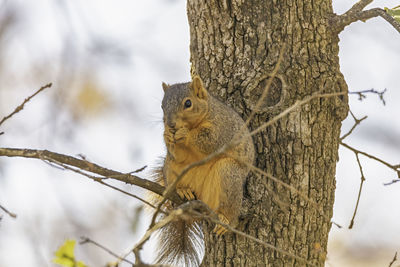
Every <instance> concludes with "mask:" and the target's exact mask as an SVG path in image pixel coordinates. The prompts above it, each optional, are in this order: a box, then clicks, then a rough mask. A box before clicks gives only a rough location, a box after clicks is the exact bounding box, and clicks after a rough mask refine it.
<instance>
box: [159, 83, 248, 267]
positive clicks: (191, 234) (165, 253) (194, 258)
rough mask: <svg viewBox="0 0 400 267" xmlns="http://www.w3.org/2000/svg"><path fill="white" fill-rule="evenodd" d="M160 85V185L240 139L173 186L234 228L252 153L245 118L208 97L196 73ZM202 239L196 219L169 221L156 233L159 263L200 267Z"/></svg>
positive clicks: (217, 228)
mask: <svg viewBox="0 0 400 267" xmlns="http://www.w3.org/2000/svg"><path fill="white" fill-rule="evenodd" d="M162 87H163V90H164V98H163V100H162V106H161V107H162V110H163V122H164V141H165V145H166V148H167V155H166V157H165V159H164V163H163V166H162V167H160V169H159V170H157V171H156V172H155V175H156V181H157V182H159V183H160V184H162V185H164V186H167V185H169V184H171V183H173V182H174V181H175V179H176V178H177V176H178V175H179V174H180V173H181V172H182V170H183V169H184V168H185V167H186V166H188V165H190V164H192V163H194V162H197V161H199V160H202V159H203V158H205V157H206V156H208V155H210V154H212V153H214V152H216V151H218V150H219V149H221V148H222V147H223V146H224V145H228V144H230V142H231V141H232V140H233V139H234V138H238V139H235V140H239V141H238V142H237V143H236V144H234V145H233V146H230V147H229V148H228V149H226V151H223V153H222V154H220V155H218V156H216V157H214V158H212V159H211V160H209V161H208V162H206V163H205V164H203V165H200V166H196V167H194V168H192V169H190V170H189V171H188V172H187V173H186V174H185V175H184V176H183V177H182V179H181V180H180V181H179V182H178V183H177V185H176V191H177V193H178V195H179V196H180V197H181V198H182V199H184V200H193V199H198V200H201V201H203V202H204V203H205V204H207V205H208V206H209V208H210V209H211V210H213V211H214V212H215V213H216V214H217V215H218V218H219V220H220V221H221V222H224V223H226V224H229V225H230V226H235V225H236V224H237V222H238V217H239V211H240V208H241V205H242V196H243V184H244V181H245V179H246V177H247V175H248V173H249V170H250V168H249V164H253V161H254V154H255V152H254V144H253V140H252V138H251V136H250V134H249V131H248V129H247V127H246V124H245V122H244V121H243V119H242V118H241V117H240V116H239V114H237V113H236V112H235V111H234V110H233V109H232V108H230V107H229V106H227V105H225V104H223V103H222V102H220V101H219V100H217V99H216V98H214V97H213V96H211V95H210V94H209V92H208V91H207V90H206V89H205V88H204V85H203V82H202V80H201V78H200V77H199V76H194V77H193V79H192V82H188V83H178V84H173V85H167V84H165V83H162ZM235 135H236V136H235ZM169 208H171V206H170V207H169ZM213 232H215V233H216V234H217V235H218V236H220V235H223V234H224V233H225V232H226V229H225V228H224V227H222V226H221V225H217V226H215V228H214V230H213ZM201 238H202V230H201V226H200V225H199V223H198V222H196V221H195V220H184V219H178V220H174V221H172V222H171V223H169V224H168V225H166V226H165V227H163V228H162V229H161V230H160V232H159V249H158V250H159V252H158V258H157V262H159V263H169V264H173V263H175V264H177V263H182V262H183V263H185V265H186V266H189V265H199V264H200V260H201V259H200V255H199V254H200V253H199V251H198V250H199V247H200V244H201V241H199V239H200V240H201Z"/></svg>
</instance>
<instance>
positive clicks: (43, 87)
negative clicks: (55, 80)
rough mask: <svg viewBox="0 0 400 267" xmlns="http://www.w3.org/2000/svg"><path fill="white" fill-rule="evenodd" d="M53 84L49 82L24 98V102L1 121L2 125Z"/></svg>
mask: <svg viewBox="0 0 400 267" xmlns="http://www.w3.org/2000/svg"><path fill="white" fill-rule="evenodd" d="M51 85H52V84H51V83H49V84H46V85H44V86H42V87H40V88H39V90H37V91H36V92H35V93H34V94H33V95H31V96H29V97H28V98H26V99H25V100H24V102H22V104H21V105H19V106H18V107H16V108H15V109H14V111H13V112H11V113H10V114H9V115H7V116H5V117H4V118H3V119H2V120H1V121H0V125H2V124H3V122H5V121H6V120H8V119H9V118H11V117H12V116H14V115H15V114H17V113H18V112H20V111H21V110H22V109H23V108H24V106H25V104H26V103H28V102H29V101H30V100H31V99H32V98H33V97H35V96H36V95H37V94H39V93H40V92H41V91H43V90H44V89H46V88H50V87H51Z"/></svg>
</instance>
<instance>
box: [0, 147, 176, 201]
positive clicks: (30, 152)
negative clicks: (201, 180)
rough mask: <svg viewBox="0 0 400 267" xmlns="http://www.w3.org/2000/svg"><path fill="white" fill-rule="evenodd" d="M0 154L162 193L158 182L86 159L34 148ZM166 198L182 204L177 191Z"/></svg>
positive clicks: (6, 150)
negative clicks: (93, 174) (53, 165)
mask: <svg viewBox="0 0 400 267" xmlns="http://www.w3.org/2000/svg"><path fill="white" fill-rule="evenodd" d="M0 156H6V157H23V158H35V159H41V160H49V161H51V162H54V163H56V164H57V163H62V164H65V165H68V166H73V167H77V168H79V169H81V170H84V171H87V172H90V173H95V174H98V175H101V176H103V177H104V178H112V179H115V180H118V181H121V182H124V183H127V184H132V185H136V186H139V187H142V188H144V189H147V190H150V191H152V192H154V193H156V194H158V195H163V192H164V189H165V188H164V187H163V186H161V185H159V184H158V183H155V182H152V181H149V180H146V179H142V178H140V177H138V176H135V175H132V174H130V173H121V172H118V171H114V170H111V169H107V168H104V167H101V166H99V165H97V164H95V163H92V162H89V161H87V160H81V159H78V158H75V157H72V156H67V155H63V154H59V153H55V152H51V151H48V150H35V149H18V148H0ZM168 199H169V200H171V201H173V202H174V203H177V204H182V203H183V201H182V200H181V198H180V197H179V195H178V194H177V193H171V194H170V195H169V196H168Z"/></svg>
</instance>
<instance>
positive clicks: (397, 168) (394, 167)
mask: <svg viewBox="0 0 400 267" xmlns="http://www.w3.org/2000/svg"><path fill="white" fill-rule="evenodd" d="M340 144H341V145H342V146H344V147H345V148H347V149H349V150H351V151H353V152H356V153H358V154H361V155H364V156H366V157H368V158H370V159H373V160H376V161H378V162H380V163H382V164H383V165H385V166H387V167H389V168H390V169H392V170H394V171H395V172H396V173H397V176H398V178H399V179H400V164H398V165H392V164H390V163H388V162H386V161H384V160H382V159H380V158H378V157H375V156H373V155H370V154H368V153H366V152H363V151H361V150H358V149H356V148H354V147H352V146H349V145H348V144H346V143H343V142H342V141H340Z"/></svg>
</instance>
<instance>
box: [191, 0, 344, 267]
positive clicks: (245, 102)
mask: <svg viewBox="0 0 400 267" xmlns="http://www.w3.org/2000/svg"><path fill="white" fill-rule="evenodd" d="M187 11H188V18H189V25H190V34H191V44H190V50H191V63H192V71H193V72H194V73H196V74H199V75H200V76H201V78H202V79H203V80H204V81H205V84H206V86H207V88H208V89H209V91H211V93H212V94H213V95H215V96H217V97H218V98H219V99H221V100H222V101H225V102H226V103H228V104H229V105H231V106H232V107H233V108H234V109H235V110H237V111H238V112H239V114H241V115H242V116H243V117H247V116H248V115H249V114H250V112H251V110H252V109H253V108H254V106H255V104H256V101H257V99H258V97H259V96H260V95H261V93H262V90H263V88H264V85H265V83H266V80H267V79H268V74H269V73H271V71H272V70H273V68H274V66H275V64H276V63H277V59H278V56H279V52H280V49H281V47H282V44H283V43H286V44H287V46H286V51H285V55H284V60H283V62H282V65H281V68H280V71H279V72H278V78H275V80H274V83H273V86H272V88H271V90H270V92H269V95H268V98H267V100H265V102H264V103H263V106H262V108H261V110H260V111H259V112H258V113H257V115H256V117H255V118H254V119H253V121H252V122H251V125H250V128H252V129H255V128H257V127H258V126H259V125H261V124H262V123H263V122H265V121H268V120H269V119H271V118H272V117H273V116H274V115H276V114H278V113H279V112H281V111H283V110H284V109H285V108H287V107H289V106H290V105H291V104H293V103H294V102H295V101H296V100H299V99H303V98H304V97H305V96H307V95H310V94H312V93H313V92H316V91H319V90H321V89H325V92H341V91H346V90H347V86H346V83H345V82H344V78H343V75H342V74H341V73H340V70H339V59H338V49H339V48H338V41H339V39H338V37H337V34H335V33H332V32H330V27H329V19H330V18H331V16H333V11H332V3H331V1H330V0H320V1H315V0H310V1H303V0H287V1H276V0H275V1H262V0H246V1H243V0H229V1H228V0H225V1H217V0H209V1H199V0H188V2H187ZM347 110H348V105H347V98H346V97H345V96H344V97H334V98H329V99H328V98H326V99H314V100H312V101H311V102H310V103H308V104H306V105H304V106H302V107H301V108H300V109H298V110H297V111H296V112H292V113H290V114H289V115H288V116H287V117H285V118H284V119H281V120H280V121H279V122H277V123H275V124H274V125H272V126H271V127H269V128H267V129H266V130H264V131H262V132H261V133H260V134H258V135H256V136H254V142H255V146H256V153H257V160H256V166H257V167H259V168H261V169H263V170H265V171H267V172H268V173H270V174H272V175H274V176H275V177H278V178H279V179H281V180H282V181H284V182H286V183H288V184H290V185H292V186H294V187H295V188H297V189H299V190H301V191H302V192H303V193H304V194H306V195H307V196H308V197H309V198H311V199H312V200H314V201H315V202H317V203H318V204H320V205H321V206H322V207H323V210H324V216H322V215H321V214H320V213H319V212H318V211H317V210H316V209H315V208H313V207H312V205H310V204H309V203H307V201H305V200H304V199H302V198H300V197H299V196H298V195H297V194H295V193H291V192H290V191H289V190H287V189H285V188H283V187H282V186H279V185H277V184H275V183H273V182H271V181H270V180H268V179H267V178H266V177H260V176H256V175H254V174H252V175H250V176H249V177H248V179H247V182H246V184H245V190H244V198H245V200H244V203H243V208H242V211H241V214H242V216H241V218H240V224H239V226H238V229H239V230H242V231H244V232H246V233H248V234H250V235H253V236H255V237H257V238H260V239H262V240H264V241H266V242H268V243H270V244H273V245H275V246H276V247H279V248H281V249H284V250H286V251H288V252H290V253H293V254H295V255H297V256H300V257H303V258H306V259H308V260H309V261H310V262H312V263H313V264H316V265H318V266H323V264H324V261H325V258H326V248H327V240H328V233H329V230H330V227H331V223H330V220H329V218H331V216H332V210H333V202H334V193H335V167H336V162H337V160H338V142H339V134H340V127H341V121H342V120H343V119H344V118H345V117H346V115H347ZM282 203H283V204H282ZM205 245H206V248H205V258H204V260H203V266H302V265H304V263H301V262H298V261H297V262H296V260H295V259H293V258H291V257H288V256H285V255H281V254H279V253H277V252H275V251H273V250H271V249H267V248H264V247H263V246H260V245H258V244H256V243H254V242H252V241H250V240H248V239H245V238H242V237H239V236H237V235H233V234H227V235H225V236H224V237H222V238H219V239H217V238H216V237H215V236H213V235H208V234H206V240H205Z"/></svg>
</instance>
